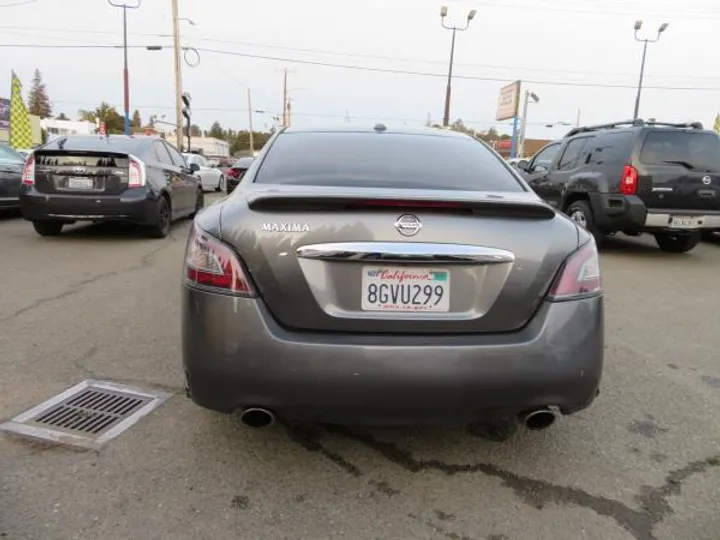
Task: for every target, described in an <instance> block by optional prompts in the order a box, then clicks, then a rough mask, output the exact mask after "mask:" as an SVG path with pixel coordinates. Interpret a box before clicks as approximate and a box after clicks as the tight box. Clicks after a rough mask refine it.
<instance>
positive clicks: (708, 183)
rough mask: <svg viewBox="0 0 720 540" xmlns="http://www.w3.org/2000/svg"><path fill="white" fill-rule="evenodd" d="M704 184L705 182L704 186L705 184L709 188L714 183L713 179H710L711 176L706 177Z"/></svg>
mask: <svg viewBox="0 0 720 540" xmlns="http://www.w3.org/2000/svg"><path fill="white" fill-rule="evenodd" d="M702 182H703V184H705V185H706V186H709V185H710V183H711V182H712V178H710V177H709V176H706V177H704V178H703V180H702Z"/></svg>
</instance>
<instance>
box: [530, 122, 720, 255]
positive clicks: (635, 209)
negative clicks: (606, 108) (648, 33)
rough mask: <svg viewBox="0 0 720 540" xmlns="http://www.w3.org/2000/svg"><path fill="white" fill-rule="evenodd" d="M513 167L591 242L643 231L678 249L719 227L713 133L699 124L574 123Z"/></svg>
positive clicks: (718, 141)
mask: <svg viewBox="0 0 720 540" xmlns="http://www.w3.org/2000/svg"><path fill="white" fill-rule="evenodd" d="M518 168H519V169H520V170H521V174H523V175H524V176H525V178H526V180H527V181H528V183H529V184H530V186H531V187H532V188H533V189H534V190H535V192H536V193H537V194H538V195H540V196H541V197H542V198H543V199H545V200H546V201H547V202H549V203H550V204H552V205H553V206H555V207H556V208H558V209H559V210H561V211H563V212H565V213H566V214H568V215H569V216H570V217H571V218H572V219H573V220H575V221H576V222H578V223H579V224H581V225H582V226H584V227H585V228H587V229H588V230H589V231H590V232H592V233H593V235H594V236H595V238H596V240H597V241H598V242H600V241H602V239H603V238H604V237H605V236H606V235H609V234H615V233H617V232H623V233H625V234H629V235H634V236H637V235H639V234H641V233H650V234H653V235H654V236H655V239H656V241H657V244H658V246H659V247H660V249H661V250H663V251H668V252H675V253H682V252H686V251H690V250H691V249H693V248H694V247H695V246H696V245H697V244H698V242H699V241H700V239H701V237H702V235H703V233H707V232H710V231H713V230H717V229H720V138H719V137H718V135H717V134H716V133H715V132H713V131H707V130H704V129H703V127H702V124H699V123H692V124H669V123H659V122H645V121H643V120H641V119H638V120H630V121H626V122H616V123H614V124H604V125H598V126H588V127H579V128H575V129H573V130H571V131H570V132H569V133H567V135H566V136H565V137H564V139H562V140H560V141H554V142H552V143H550V144H548V145H547V146H545V147H544V148H543V149H542V150H540V151H539V152H538V153H537V154H536V155H535V156H534V157H533V158H532V159H531V160H530V161H529V162H521V163H520V164H519V167H518Z"/></svg>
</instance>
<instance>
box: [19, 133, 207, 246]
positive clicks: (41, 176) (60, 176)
mask: <svg viewBox="0 0 720 540" xmlns="http://www.w3.org/2000/svg"><path fill="white" fill-rule="evenodd" d="M194 172H197V165H190V166H188V165H187V164H186V163H185V159H184V158H183V157H182V155H181V154H180V152H178V151H177V149H176V148H175V147H174V146H173V145H171V144H169V143H168V142H166V141H164V140H163V139H161V138H159V137H128V136H125V135H110V136H99V135H91V136H70V137H62V138H59V139H55V140H53V141H51V142H49V143H47V144H45V145H44V146H42V147H40V148H38V149H37V150H35V151H34V152H33V154H32V155H31V156H30V157H29V158H28V160H27V162H26V164H25V170H24V172H23V176H22V188H21V191H20V208H21V211H22V215H23V217H24V218H25V219H27V220H29V221H32V223H33V225H34V227H35V230H36V231H37V232H38V234H41V235H42V236H56V235H58V234H60V233H61V231H62V228H63V226H64V225H66V224H69V223H74V222H76V221H92V222H101V221H124V222H130V223H136V224H139V225H142V226H145V227H146V228H147V231H148V234H149V235H150V236H153V237H156V238H163V237H165V236H167V234H168V232H169V231H170V223H171V221H172V220H176V219H179V218H183V217H190V218H192V217H193V216H195V214H196V213H197V212H198V211H199V210H200V209H201V208H202V207H203V204H204V199H203V191H202V188H201V186H200V180H199V178H197V177H196V176H195V175H194V174H193V173H194Z"/></svg>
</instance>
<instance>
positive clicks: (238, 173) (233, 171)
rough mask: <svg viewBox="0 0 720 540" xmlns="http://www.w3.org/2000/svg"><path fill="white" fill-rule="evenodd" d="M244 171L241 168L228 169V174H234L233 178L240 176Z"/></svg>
mask: <svg viewBox="0 0 720 540" xmlns="http://www.w3.org/2000/svg"><path fill="white" fill-rule="evenodd" d="M242 173H243V171H242V170H241V169H228V171H227V175H228V176H232V177H233V178H240V177H241V176H242Z"/></svg>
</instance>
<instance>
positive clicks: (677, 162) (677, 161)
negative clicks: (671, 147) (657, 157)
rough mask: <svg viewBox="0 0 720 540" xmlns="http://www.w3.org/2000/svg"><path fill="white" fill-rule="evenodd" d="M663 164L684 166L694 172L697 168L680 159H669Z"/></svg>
mask: <svg viewBox="0 0 720 540" xmlns="http://www.w3.org/2000/svg"><path fill="white" fill-rule="evenodd" d="M663 163H667V164H668V165H682V166H683V167H685V168H686V169H688V170H690V171H694V170H695V168H696V167H695V165H693V164H692V163H688V162H687V161H682V160H680V159H667V160H665V161H663Z"/></svg>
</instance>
